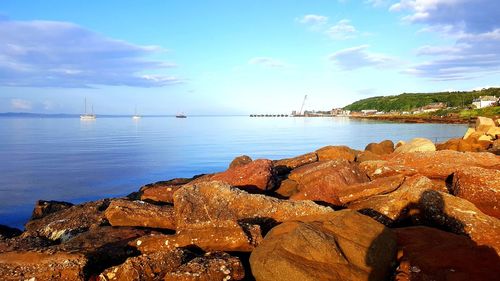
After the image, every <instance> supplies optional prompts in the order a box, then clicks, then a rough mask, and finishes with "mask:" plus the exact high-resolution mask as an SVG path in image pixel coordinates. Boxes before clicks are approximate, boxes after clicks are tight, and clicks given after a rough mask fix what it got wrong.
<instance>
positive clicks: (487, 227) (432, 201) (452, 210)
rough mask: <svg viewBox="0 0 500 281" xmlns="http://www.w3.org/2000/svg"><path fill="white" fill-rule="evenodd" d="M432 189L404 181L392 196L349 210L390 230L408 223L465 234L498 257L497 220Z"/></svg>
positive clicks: (419, 180) (418, 180)
mask: <svg viewBox="0 0 500 281" xmlns="http://www.w3.org/2000/svg"><path fill="white" fill-rule="evenodd" d="M433 188H435V187H434V184H433V183H432V181H431V180H429V179H428V178H425V177H422V176H415V177H412V178H409V179H407V180H405V182H404V183H403V185H402V186H401V187H400V188H398V189H397V190H396V191H394V192H391V193H388V194H385V195H377V196H373V197H370V198H368V199H365V200H361V201H357V202H354V203H352V204H350V205H349V206H348V207H349V209H353V210H358V211H360V212H361V213H363V214H365V215H368V216H370V217H372V218H374V219H376V220H377V221H379V222H381V223H384V224H386V225H389V226H394V225H398V224H399V223H404V224H407V223H408V222H411V223H412V224H413V225H428V226H431V227H437V228H441V229H444V230H446V231H450V232H453V233H456V234H465V235H467V236H469V237H470V238H471V239H472V240H473V241H475V242H476V243H477V244H478V245H485V246H489V247H492V248H494V249H495V250H496V251H497V252H499V253H500V240H498V237H499V235H500V220H498V219H496V218H494V217H490V216H488V215H486V214H484V213H483V212H481V211H480V210H479V209H478V208H476V206H474V204H472V203H470V202H469V201H467V200H464V199H462V198H459V197H455V196H453V195H450V194H447V193H443V192H439V191H436V190H433Z"/></svg>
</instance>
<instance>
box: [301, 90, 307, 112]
mask: <svg viewBox="0 0 500 281" xmlns="http://www.w3.org/2000/svg"><path fill="white" fill-rule="evenodd" d="M306 99H307V95H305V96H304V101H303V102H302V106H301V107H300V111H299V115H302V110H303V109H304V105H305V104H306Z"/></svg>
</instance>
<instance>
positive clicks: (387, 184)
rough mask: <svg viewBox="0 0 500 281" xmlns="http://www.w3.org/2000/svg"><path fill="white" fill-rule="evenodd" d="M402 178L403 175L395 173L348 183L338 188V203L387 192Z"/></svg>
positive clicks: (401, 180) (392, 189) (396, 185)
mask: <svg viewBox="0 0 500 281" xmlns="http://www.w3.org/2000/svg"><path fill="white" fill-rule="evenodd" d="M403 180H404V176H403V175H396V176H392V177H387V178H380V179H376V180H374V181H371V182H365V183H358V184H353V185H349V186H346V187H345V188H342V189H340V190H339V192H338V198H339V201H340V203H342V204H347V203H350V202H353V201H356V200H360V199H366V198H368V197H371V196H374V195H378V194H384V193H389V192H392V191H394V190H396V189H397V188H398V187H399V186H400V185H401V184H402V183H403Z"/></svg>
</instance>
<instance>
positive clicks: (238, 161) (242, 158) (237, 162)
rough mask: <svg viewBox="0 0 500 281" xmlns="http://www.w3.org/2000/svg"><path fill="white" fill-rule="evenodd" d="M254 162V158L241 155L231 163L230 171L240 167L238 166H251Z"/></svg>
mask: <svg viewBox="0 0 500 281" xmlns="http://www.w3.org/2000/svg"><path fill="white" fill-rule="evenodd" d="M251 162H252V158H250V157H249V156H247V155H241V156H238V157H236V158H234V159H233V161H231V163H230V164H229V169H231V168H234V167H238V166H243V165H246V164H249V163H251Z"/></svg>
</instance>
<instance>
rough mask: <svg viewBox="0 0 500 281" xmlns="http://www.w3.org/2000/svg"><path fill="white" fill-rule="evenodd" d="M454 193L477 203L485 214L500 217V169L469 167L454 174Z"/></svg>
mask: <svg viewBox="0 0 500 281" xmlns="http://www.w3.org/2000/svg"><path fill="white" fill-rule="evenodd" d="M452 192H453V195H455V196H458V197H461V198H464V199H466V200H468V201H470V202H472V203H474V205H476V207H478V208H479V209H480V210H481V211H483V212H484V213H485V214H487V215H490V216H493V217H496V218H500V171H499V170H491V169H484V168H480V167H468V168H463V169H460V170H458V171H456V172H455V173H454V174H453V185H452Z"/></svg>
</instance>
